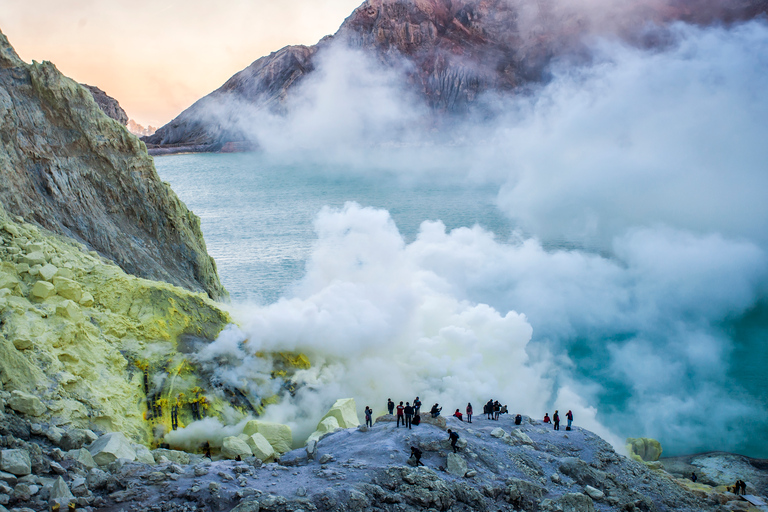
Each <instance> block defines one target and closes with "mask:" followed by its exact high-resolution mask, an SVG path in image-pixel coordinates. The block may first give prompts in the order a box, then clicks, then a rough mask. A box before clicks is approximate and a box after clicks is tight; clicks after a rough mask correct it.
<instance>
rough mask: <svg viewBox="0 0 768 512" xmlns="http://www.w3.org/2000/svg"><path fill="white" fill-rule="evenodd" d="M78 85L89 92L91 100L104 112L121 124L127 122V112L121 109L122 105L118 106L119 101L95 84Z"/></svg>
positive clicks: (124, 124)
mask: <svg viewBox="0 0 768 512" xmlns="http://www.w3.org/2000/svg"><path fill="white" fill-rule="evenodd" d="M80 85H82V86H83V87H85V88H86V89H88V90H89V91H90V92H91V95H92V96H93V100H94V101H95V102H96V104H97V105H98V106H99V108H100V109H101V110H102V111H103V112H104V113H105V114H107V115H108V116H109V117H111V118H112V119H114V120H115V121H117V122H118V123H120V124H121V125H123V126H126V125H127V124H128V114H126V113H125V110H123V107H121V106H120V103H118V101H117V100H116V99H115V98H113V97H112V96H109V95H108V94H107V93H105V92H104V91H102V90H101V89H99V88H98V87H96V86H95V85H87V84H80Z"/></svg>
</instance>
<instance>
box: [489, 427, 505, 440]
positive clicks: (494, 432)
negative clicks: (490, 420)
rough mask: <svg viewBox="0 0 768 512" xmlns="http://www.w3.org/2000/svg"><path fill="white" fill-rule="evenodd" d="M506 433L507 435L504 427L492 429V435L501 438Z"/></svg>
mask: <svg viewBox="0 0 768 512" xmlns="http://www.w3.org/2000/svg"><path fill="white" fill-rule="evenodd" d="M505 435H507V433H506V432H504V429H503V428H500V427H496V428H495V429H493V430H491V436H492V437H497V438H499V439H501V438H502V437H504V436H505Z"/></svg>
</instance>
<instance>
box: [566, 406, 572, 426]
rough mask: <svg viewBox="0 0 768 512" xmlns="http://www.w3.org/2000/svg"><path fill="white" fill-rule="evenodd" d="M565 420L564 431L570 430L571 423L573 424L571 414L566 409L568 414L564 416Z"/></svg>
mask: <svg viewBox="0 0 768 512" xmlns="http://www.w3.org/2000/svg"><path fill="white" fill-rule="evenodd" d="M565 417H566V419H567V420H568V425H567V426H566V427H565V430H571V423H573V413H572V412H571V410H570V409H568V412H567V413H566V414H565Z"/></svg>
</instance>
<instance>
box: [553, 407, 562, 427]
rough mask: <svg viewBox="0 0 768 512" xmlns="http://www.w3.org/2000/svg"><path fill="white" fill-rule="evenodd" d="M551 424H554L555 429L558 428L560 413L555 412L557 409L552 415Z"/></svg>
mask: <svg viewBox="0 0 768 512" xmlns="http://www.w3.org/2000/svg"><path fill="white" fill-rule="evenodd" d="M552 424H553V425H554V426H555V430H560V415H559V414H557V411H555V414H553V415H552Z"/></svg>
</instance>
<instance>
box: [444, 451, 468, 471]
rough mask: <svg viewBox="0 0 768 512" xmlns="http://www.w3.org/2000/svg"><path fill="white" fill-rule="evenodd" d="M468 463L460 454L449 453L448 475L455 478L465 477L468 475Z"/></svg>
mask: <svg viewBox="0 0 768 512" xmlns="http://www.w3.org/2000/svg"><path fill="white" fill-rule="evenodd" d="M467 469H468V468H467V461H465V460H464V457H462V456H461V455H459V454H458V453H449V454H448V462H447V469H446V470H447V471H448V473H450V474H452V475H455V476H464V475H466V474H467Z"/></svg>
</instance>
